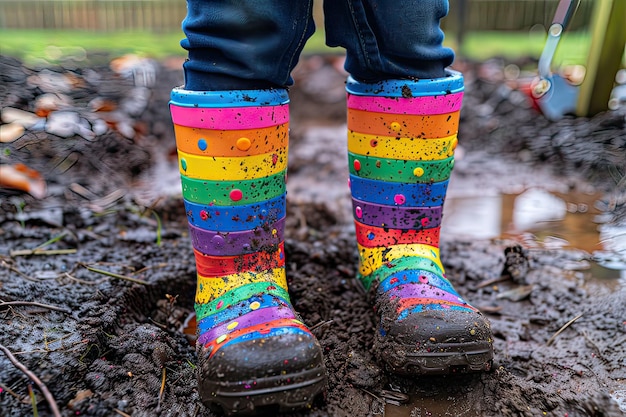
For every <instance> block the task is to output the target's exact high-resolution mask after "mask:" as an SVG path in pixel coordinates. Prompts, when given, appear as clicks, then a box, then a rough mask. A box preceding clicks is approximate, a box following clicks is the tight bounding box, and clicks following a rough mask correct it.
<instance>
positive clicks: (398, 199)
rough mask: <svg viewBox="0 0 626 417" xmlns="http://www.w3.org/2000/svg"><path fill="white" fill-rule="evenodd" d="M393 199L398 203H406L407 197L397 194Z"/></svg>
mask: <svg viewBox="0 0 626 417" xmlns="http://www.w3.org/2000/svg"><path fill="white" fill-rule="evenodd" d="M393 201H394V203H396V204H398V205H402V204H404V203H405V202H406V197H405V196H403V195H402V194H396V195H395V196H394V197H393Z"/></svg>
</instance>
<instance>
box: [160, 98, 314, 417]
mask: <svg viewBox="0 0 626 417" xmlns="http://www.w3.org/2000/svg"><path fill="white" fill-rule="evenodd" d="M170 110H171V114H172V119H173V121H174V128H175V134H176V146H177V148H178V159H179V168H180V174H181V183H182V190H183V198H184V204H185V209H186V213H187V218H188V222H189V231H190V235H191V240H192V244H193V248H194V253H195V258H196V266H197V273H198V281H197V290H196V303H195V310H196V320H197V322H198V340H197V352H198V362H199V366H198V369H199V375H198V378H199V387H200V395H201V398H202V400H203V402H205V403H206V404H208V405H209V406H211V407H214V408H215V406H218V407H220V408H221V409H222V411H224V412H225V413H226V414H233V413H250V412H254V411H255V410H256V409H258V407H261V406H262V407H269V406H275V407H276V408H278V409H279V410H293V409H297V408H301V407H306V406H308V405H310V404H311V402H312V401H313V399H314V397H315V396H316V395H317V394H318V393H320V392H321V391H322V390H323V389H324V386H325V377H326V376H325V369H324V365H323V362H322V351H321V348H320V346H319V343H318V342H317V340H316V339H315V337H314V336H313V335H312V334H311V333H310V332H309V330H308V329H307V327H306V326H305V325H304V324H303V323H302V321H301V320H300V319H299V317H298V315H297V314H296V313H295V312H294V310H293V308H292V306H291V302H290V300H289V294H288V291H287V281H286V277H285V254H284V244H283V232H284V227H285V208H286V201H285V197H286V189H285V177H286V169H287V151H288V128H289V112H288V96H287V93H286V91H284V90H246V91H210V92H206V91H205V92H199V91H187V90H183V89H174V90H173V91H172V94H171V101H170Z"/></svg>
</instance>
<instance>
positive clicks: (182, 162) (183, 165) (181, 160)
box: [180, 158, 187, 171]
mask: <svg viewBox="0 0 626 417" xmlns="http://www.w3.org/2000/svg"><path fill="white" fill-rule="evenodd" d="M180 166H181V168H182V169H183V171H187V161H186V160H185V158H181V159H180Z"/></svg>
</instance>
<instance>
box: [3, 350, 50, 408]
mask: <svg viewBox="0 0 626 417" xmlns="http://www.w3.org/2000/svg"><path fill="white" fill-rule="evenodd" d="M0 350H1V351H2V352H4V354H5V355H6V357H7V358H8V359H9V361H11V363H12V364H13V366H15V367H16V368H17V369H19V370H20V371H22V372H23V373H24V375H26V376H27V377H28V378H29V379H30V380H31V381H33V382H34V383H35V384H37V386H38V387H39V389H40V390H41V393H42V394H43V396H44V398H45V399H46V401H47V402H48V405H49V406H50V411H52V414H53V415H54V417H61V412H60V411H59V407H58V406H57V403H56V400H55V399H54V397H53V396H52V394H51V393H50V391H49V390H48V387H46V384H44V383H43V382H42V381H41V379H39V378H38V377H37V375H35V374H34V373H32V372H31V371H30V370H29V369H28V368H27V367H26V366H24V364H23V363H21V362H20V361H18V360H17V358H16V357H15V356H13V353H11V351H10V350H9V349H7V348H6V347H5V346H4V345H2V344H0Z"/></svg>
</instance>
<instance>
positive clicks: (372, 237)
mask: <svg viewBox="0 0 626 417" xmlns="http://www.w3.org/2000/svg"><path fill="white" fill-rule="evenodd" d="M375 237H376V235H375V234H374V232H369V233H368V234H367V238H368V239H369V240H374V238H375Z"/></svg>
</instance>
